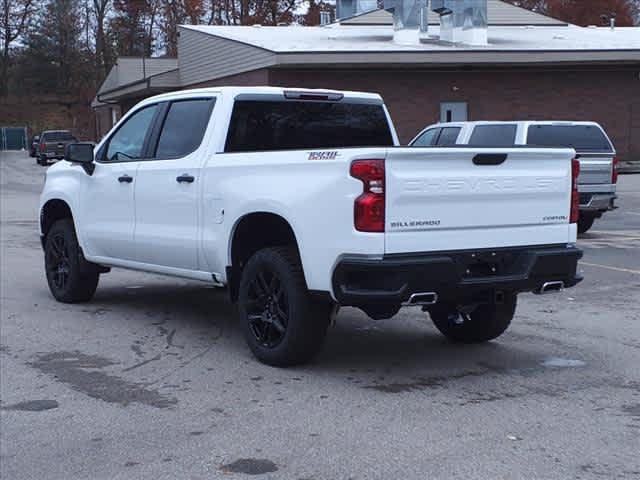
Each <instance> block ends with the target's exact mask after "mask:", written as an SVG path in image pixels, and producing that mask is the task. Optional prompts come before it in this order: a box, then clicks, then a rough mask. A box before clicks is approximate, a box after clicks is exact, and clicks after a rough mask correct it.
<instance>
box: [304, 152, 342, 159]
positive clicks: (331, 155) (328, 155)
mask: <svg viewBox="0 0 640 480" xmlns="http://www.w3.org/2000/svg"><path fill="white" fill-rule="evenodd" d="M337 156H338V152H335V151H334V152H309V160H335V159H336V158H337Z"/></svg>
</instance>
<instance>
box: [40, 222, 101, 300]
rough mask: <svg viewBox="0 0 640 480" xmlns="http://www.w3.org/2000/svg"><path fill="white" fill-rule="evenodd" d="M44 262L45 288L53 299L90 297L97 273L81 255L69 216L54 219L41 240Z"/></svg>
mask: <svg viewBox="0 0 640 480" xmlns="http://www.w3.org/2000/svg"><path fill="white" fill-rule="evenodd" d="M44 259H45V260H44V263H45V272H46V275H47V283H48V284H49V290H51V294H52V295H53V296H54V298H55V299H56V300H58V301H59V302H63V303H79V302H87V301H89V300H91V298H92V297H93V295H94V293H95V292H96V288H97V287H98V280H99V279H100V273H99V270H98V267H97V265H94V264H92V263H89V262H87V261H86V260H85V259H84V258H83V257H82V252H81V250H80V246H79V245H78V239H77V238H76V231H75V228H74V226H73V221H72V220H71V219H68V218H65V219H62V220H58V221H56V222H55V223H54V224H53V225H52V226H51V228H50V229H49V232H48V233H47V238H46V240H45V246H44Z"/></svg>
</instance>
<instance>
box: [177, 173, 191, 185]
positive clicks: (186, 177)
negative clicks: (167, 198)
mask: <svg viewBox="0 0 640 480" xmlns="http://www.w3.org/2000/svg"><path fill="white" fill-rule="evenodd" d="M195 179H196V177H194V176H193V175H187V174H186V173H183V174H182V175H180V176H179V177H176V182H178V183H193V181H194V180H195Z"/></svg>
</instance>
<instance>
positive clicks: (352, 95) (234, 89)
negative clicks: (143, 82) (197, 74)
mask: <svg viewBox="0 0 640 480" xmlns="http://www.w3.org/2000/svg"><path fill="white" fill-rule="evenodd" d="M285 92H295V93H303V94H308V95H322V94H336V95H341V96H342V97H341V99H344V100H360V101H365V102H367V103H369V102H370V103H380V104H382V97H381V96H380V95H379V94H377V93H370V92H354V91H348V90H331V89H312V88H297V87H286V88H285V87H266V86H265V87H238V86H225V87H207V88H193V89H189V90H177V91H174V92H169V93H163V94H160V95H155V96H153V97H149V98H147V99H145V100H144V101H143V102H141V103H151V102H157V101H159V100H171V99H175V98H185V97H193V96H197V95H202V94H205V95H206V94H212V93H218V94H223V95H231V96H234V97H236V96H238V95H265V96H268V95H282V96H283V98H284V95H285Z"/></svg>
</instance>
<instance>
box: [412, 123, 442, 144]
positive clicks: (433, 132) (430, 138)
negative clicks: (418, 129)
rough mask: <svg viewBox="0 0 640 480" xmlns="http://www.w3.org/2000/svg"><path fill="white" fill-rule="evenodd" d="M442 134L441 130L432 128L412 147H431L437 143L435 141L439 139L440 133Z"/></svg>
mask: <svg viewBox="0 0 640 480" xmlns="http://www.w3.org/2000/svg"><path fill="white" fill-rule="evenodd" d="M439 132H440V129H439V128H430V129H429V130H427V131H426V132H424V133H423V134H422V135H420V136H419V137H418V138H417V139H416V141H415V142H413V144H412V145H411V146H412V147H430V146H431V145H433V144H434V143H435V139H436V138H438V133H439Z"/></svg>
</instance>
